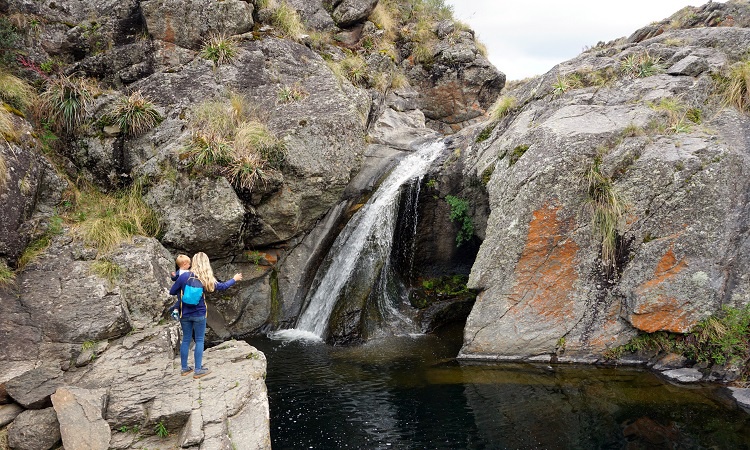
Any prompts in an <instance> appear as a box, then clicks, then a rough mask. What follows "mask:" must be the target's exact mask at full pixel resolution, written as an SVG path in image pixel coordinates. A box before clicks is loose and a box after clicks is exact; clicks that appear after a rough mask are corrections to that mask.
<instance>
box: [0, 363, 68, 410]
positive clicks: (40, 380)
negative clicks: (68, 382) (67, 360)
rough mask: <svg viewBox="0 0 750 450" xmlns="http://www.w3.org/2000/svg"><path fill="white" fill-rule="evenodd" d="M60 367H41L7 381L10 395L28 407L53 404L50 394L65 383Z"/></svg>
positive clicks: (41, 406) (43, 406)
mask: <svg viewBox="0 0 750 450" xmlns="http://www.w3.org/2000/svg"><path fill="white" fill-rule="evenodd" d="M62 376H63V373H62V371H61V370H60V369H59V368H54V367H48V366H46V367H39V368H37V369H33V370H30V371H28V372H26V373H24V374H23V375H20V376H17V377H15V378H13V379H11V380H10V381H8V383H7V389H8V395H10V396H11V397H12V398H13V400H15V401H16V402H18V403H19V404H20V405H21V406H23V407H24V408H26V409H41V408H46V407H48V406H50V405H51V403H50V395H52V394H53V393H54V392H55V390H57V388H58V387H59V386H61V385H62V384H63V379H62Z"/></svg>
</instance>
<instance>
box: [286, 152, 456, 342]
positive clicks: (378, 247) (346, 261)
mask: <svg viewBox="0 0 750 450" xmlns="http://www.w3.org/2000/svg"><path fill="white" fill-rule="evenodd" d="M443 149H444V144H443V143H442V142H434V143H428V144H425V145H424V146H422V147H421V148H420V149H419V150H418V151H416V152H414V153H412V154H410V155H408V156H407V157H405V158H404V159H403V160H401V162H400V163H399V164H398V165H397V166H396V168H394V169H393V171H392V172H391V173H390V175H388V177H387V178H386V179H385V181H383V182H382V183H381V185H380V187H378V189H377V190H376V191H375V193H374V194H373V195H372V197H371V198H370V200H369V201H368V202H367V203H366V204H365V205H364V206H362V207H361V208H360V209H359V210H358V211H357V212H356V213H355V214H354V215H353V216H352V218H351V219H350V220H349V222H348V223H347V224H346V226H345V227H344V229H343V230H342V231H341V233H340V234H339V236H338V237H337V238H336V240H335V241H334V243H333V245H332V247H331V249H330V251H329V252H328V254H327V255H326V257H325V258H324V260H323V263H322V264H321V266H320V267H319V269H318V272H317V273H316V275H315V278H314V280H313V283H312V285H311V287H310V290H309V292H308V294H307V297H306V298H305V302H304V303H305V304H307V307H306V308H305V310H304V312H303V313H302V314H301V315H300V317H299V319H298V321H297V325H296V327H295V328H294V329H292V330H281V331H278V332H276V333H274V334H273V336H272V337H277V338H281V339H296V338H308V339H318V340H320V339H323V338H324V337H325V334H326V331H327V329H328V324H329V320H330V317H331V313H332V312H333V310H334V307H335V306H336V303H337V302H338V300H339V299H340V298H342V296H343V297H347V296H350V295H360V296H361V295H365V296H367V295H369V292H370V290H372V289H376V290H377V289H380V290H381V291H385V290H386V288H385V287H384V286H385V285H384V283H388V278H389V277H388V276H387V273H386V272H390V271H391V270H393V267H392V265H391V263H390V262H389V257H390V254H391V250H392V246H393V240H394V238H393V236H394V232H395V228H396V221H397V216H398V209H399V198H400V196H399V194H400V189H401V187H402V186H403V185H404V184H405V183H408V182H410V181H411V180H414V179H415V178H420V177H422V176H423V175H424V174H425V172H426V171H427V169H428V168H429V167H430V165H431V163H432V162H433V161H435V159H436V158H437V157H438V156H439V155H440V154H441V151H442V150H443ZM381 272H383V276H381ZM355 277H356V282H352V279H353V278H355ZM377 284H380V285H381V286H380V287H379V286H376V285H377ZM378 310H379V314H380V315H381V317H384V318H386V317H390V318H393V317H394V316H396V317H397V316H398V313H397V311H395V309H394V308H393V307H392V306H391V305H378Z"/></svg>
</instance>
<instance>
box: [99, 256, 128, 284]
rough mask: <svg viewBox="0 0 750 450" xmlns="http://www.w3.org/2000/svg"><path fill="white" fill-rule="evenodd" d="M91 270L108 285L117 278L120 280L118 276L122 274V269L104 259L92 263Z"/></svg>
mask: <svg viewBox="0 0 750 450" xmlns="http://www.w3.org/2000/svg"><path fill="white" fill-rule="evenodd" d="M91 270H92V271H93V272H94V273H95V274H96V275H98V276H100V277H102V278H104V279H106V280H108V281H109V282H110V283H114V282H115V281H117V279H118V278H120V275H121V274H122V267H120V266H119V265H117V264H116V263H113V262H112V261H107V260H105V259H97V260H96V261H94V263H93V264H92V265H91Z"/></svg>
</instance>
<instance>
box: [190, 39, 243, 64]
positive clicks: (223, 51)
mask: <svg viewBox="0 0 750 450" xmlns="http://www.w3.org/2000/svg"><path fill="white" fill-rule="evenodd" d="M238 51H239V50H238V48H237V44H236V43H235V41H234V40H233V39H232V38H231V37H230V36H227V35H225V34H213V35H211V36H209V37H208V38H207V39H206V40H205V41H204V42H203V47H201V53H200V55H201V57H202V58H204V59H207V60H209V61H213V62H214V65H215V66H217V67H218V66H221V65H223V64H231V63H232V61H234V59H235V58H236V57H237V52H238Z"/></svg>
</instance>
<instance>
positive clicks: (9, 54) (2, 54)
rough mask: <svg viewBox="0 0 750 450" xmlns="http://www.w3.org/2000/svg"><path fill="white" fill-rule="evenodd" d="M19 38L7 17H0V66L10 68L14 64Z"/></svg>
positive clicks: (16, 30)
mask: <svg viewBox="0 0 750 450" xmlns="http://www.w3.org/2000/svg"><path fill="white" fill-rule="evenodd" d="M19 38H20V35H19V33H18V29H17V28H16V26H15V25H13V24H12V23H11V22H10V21H9V20H8V18H7V17H5V16H0V66H4V67H10V66H11V65H12V64H14V63H15V58H16V51H17V50H18V47H17V46H16V42H18V40H19Z"/></svg>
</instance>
